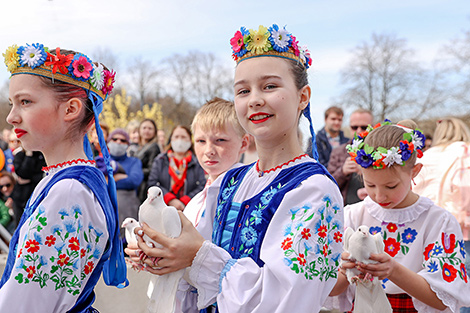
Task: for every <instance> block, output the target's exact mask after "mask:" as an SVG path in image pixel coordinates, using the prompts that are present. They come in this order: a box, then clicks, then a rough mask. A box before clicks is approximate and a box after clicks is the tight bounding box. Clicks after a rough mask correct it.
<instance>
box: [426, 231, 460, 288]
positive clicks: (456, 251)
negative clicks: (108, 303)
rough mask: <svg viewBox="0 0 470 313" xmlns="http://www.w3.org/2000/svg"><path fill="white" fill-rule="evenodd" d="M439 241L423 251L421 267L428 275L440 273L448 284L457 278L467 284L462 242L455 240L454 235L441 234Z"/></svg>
mask: <svg viewBox="0 0 470 313" xmlns="http://www.w3.org/2000/svg"><path fill="white" fill-rule="evenodd" d="M440 239H441V240H440V241H439V240H437V241H436V242H434V243H430V244H429V245H427V246H426V248H425V249H424V253H423V254H424V261H425V262H424V263H423V266H424V267H426V268H427V269H428V272H429V273H434V272H437V271H439V270H441V271H442V277H443V278H444V280H445V281H446V282H448V283H450V282H453V281H454V280H455V279H456V278H457V276H458V277H460V279H462V280H464V281H465V283H468V278H467V271H466V269H465V264H464V261H463V260H465V246H464V242H463V240H458V241H457V240H455V235H454V234H447V233H442V234H441V238H440Z"/></svg>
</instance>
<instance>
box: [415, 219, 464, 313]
mask: <svg viewBox="0 0 470 313" xmlns="http://www.w3.org/2000/svg"><path fill="white" fill-rule="evenodd" d="M446 213H447V214H446V216H445V218H443V220H444V222H443V223H442V225H441V227H436V230H435V231H434V232H433V236H429V238H427V240H426V242H425V244H424V247H423V269H422V270H421V271H420V272H419V274H420V275H422V276H423V277H424V278H425V279H426V280H427V282H428V283H429V285H430V286H431V289H432V290H433V291H434V292H435V293H436V295H437V296H438V298H439V299H441V300H442V301H443V302H444V304H445V305H447V306H448V307H449V308H450V310H451V311H452V312H457V311H458V307H459V306H460V305H465V306H468V305H470V298H469V297H468V295H470V282H469V281H468V277H467V272H466V269H465V258H466V257H468V256H466V255H465V246H464V241H463V236H462V232H461V230H460V227H459V224H458V223H457V221H456V220H455V218H454V217H453V216H452V215H450V213H448V212H446ZM436 226H437V225H436ZM414 302H415V306H416V309H417V310H418V311H420V308H421V309H423V310H424V309H425V305H424V304H423V303H421V302H419V301H417V300H416V299H414ZM420 312H421V311H420ZM423 312H424V311H423Z"/></svg>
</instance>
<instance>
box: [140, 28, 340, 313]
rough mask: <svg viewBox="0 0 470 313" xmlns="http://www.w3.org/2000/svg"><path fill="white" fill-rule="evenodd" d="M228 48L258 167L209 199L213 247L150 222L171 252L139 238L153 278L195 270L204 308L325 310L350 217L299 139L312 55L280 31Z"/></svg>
mask: <svg viewBox="0 0 470 313" xmlns="http://www.w3.org/2000/svg"><path fill="white" fill-rule="evenodd" d="M230 42H231V45H232V52H233V55H234V58H235V60H236V61H237V68H236V71H235V82H234V93H235V99H234V102H235V110H236V112H237V116H238V120H239V121H240V124H241V125H242V127H243V128H244V129H245V130H246V131H247V133H249V134H251V135H253V136H254V138H255V141H256V147H257V151H258V155H259V160H258V161H257V162H256V163H254V164H251V165H247V166H242V167H239V168H236V169H232V170H230V171H228V172H227V174H226V175H225V176H224V179H223V181H222V183H221V187H220V192H219V195H218V198H217V199H215V198H214V199H211V202H212V204H209V199H208V200H207V201H208V204H207V206H206V213H207V214H205V216H204V217H203V218H207V216H215V218H213V220H211V221H209V223H203V222H202V221H201V223H200V225H202V224H205V225H207V227H208V229H209V231H210V232H211V233H212V240H208V241H204V239H203V237H201V235H199V234H198V233H197V231H196V230H195V229H194V228H193V227H192V225H191V223H190V222H189V221H187V219H185V218H182V219H183V231H182V235H181V236H180V237H179V238H177V239H169V238H166V237H164V236H163V235H161V234H159V233H156V232H155V231H152V230H151V229H150V228H149V227H147V226H145V225H144V227H143V231H144V232H145V233H146V234H147V235H149V236H150V237H152V238H153V239H155V240H156V241H157V242H159V243H161V244H162V245H163V248H148V247H146V246H145V244H144V243H142V241H141V240H139V247H140V248H141V249H142V250H143V251H144V253H145V254H147V255H148V256H151V257H158V258H161V259H157V262H153V260H151V259H147V260H146V261H145V262H146V264H148V265H149V266H155V265H157V266H158V267H157V268H155V269H152V268H151V267H150V268H149V271H150V272H152V273H155V274H159V275H160V274H165V273H169V272H172V271H175V270H178V269H181V268H183V267H187V266H190V268H189V273H188V277H187V280H188V282H189V283H190V284H191V285H192V286H194V287H195V288H196V289H197V293H198V300H197V306H198V307H199V309H202V308H208V310H209V311H212V312H215V311H218V312H318V311H319V310H320V309H321V307H322V304H323V302H324V301H325V299H326V298H327V296H328V294H329V293H330V291H331V289H332V288H333V286H334V285H335V282H336V278H337V275H338V271H337V268H338V265H339V258H340V253H341V251H342V230H343V214H342V199H341V194H340V193H339V189H338V186H337V185H336V183H335V181H334V179H333V178H332V177H331V176H330V175H329V174H328V172H327V171H326V169H325V168H324V167H323V166H321V165H320V164H319V163H318V162H317V161H316V160H314V159H311V158H310V157H308V156H307V155H306V154H305V153H304V151H303V149H302V146H301V144H300V142H299V139H298V122H299V118H300V116H301V115H302V113H304V114H305V115H306V116H307V117H308V118H310V111H309V108H310V104H309V100H310V91H311V90H310V87H309V86H308V82H307V69H308V67H309V66H310V64H311V59H310V55H309V53H308V50H306V49H305V48H301V47H300V46H299V44H298V42H297V39H296V38H295V37H294V36H293V35H292V34H291V33H289V32H288V31H287V30H286V29H285V28H281V27H278V26H277V25H275V24H274V25H272V26H271V27H269V28H267V27H264V26H260V27H259V28H258V29H257V30H253V29H250V30H247V29H245V28H244V27H242V28H241V29H240V30H239V31H237V32H236V33H235V36H234V37H233V38H232V40H231V41H230ZM311 131H312V133H313V127H311ZM315 152H316V151H315ZM208 210H212V212H207V211H208ZM209 213H210V214H209ZM198 229H199V228H198ZM201 231H205V230H201ZM215 303H217V304H215Z"/></svg>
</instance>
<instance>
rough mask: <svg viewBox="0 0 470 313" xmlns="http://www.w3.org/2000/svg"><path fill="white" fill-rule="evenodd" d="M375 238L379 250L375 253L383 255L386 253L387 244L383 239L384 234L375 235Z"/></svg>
mask: <svg viewBox="0 0 470 313" xmlns="http://www.w3.org/2000/svg"><path fill="white" fill-rule="evenodd" d="M373 238H374V241H375V247H376V250H377V252H375V253H383V252H384V251H385V243H384V241H383V239H382V234H381V233H377V234H375V235H373Z"/></svg>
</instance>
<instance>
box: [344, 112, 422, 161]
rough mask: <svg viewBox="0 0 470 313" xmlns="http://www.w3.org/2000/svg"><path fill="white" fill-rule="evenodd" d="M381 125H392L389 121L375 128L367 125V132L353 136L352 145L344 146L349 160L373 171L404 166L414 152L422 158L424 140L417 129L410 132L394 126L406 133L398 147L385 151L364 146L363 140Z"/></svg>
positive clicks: (407, 129)
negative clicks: (393, 166)
mask: <svg viewBox="0 0 470 313" xmlns="http://www.w3.org/2000/svg"><path fill="white" fill-rule="evenodd" d="M383 125H393V124H392V123H391V122H390V121H389V120H385V122H383V123H382V124H380V123H379V124H377V125H375V126H371V125H369V126H368V127H367V130H366V131H364V132H362V133H360V134H357V133H356V134H354V139H353V141H352V144H350V145H347V146H346V150H347V151H348V153H349V155H350V156H351V159H352V160H354V161H355V162H356V163H357V164H359V165H360V166H362V167H363V168H368V167H370V166H372V167H373V168H374V169H383V168H386V167H390V166H392V165H394V164H399V165H401V166H404V165H405V161H407V160H408V159H409V158H410V157H411V155H412V154H413V153H414V152H415V151H416V153H417V155H418V158H421V157H422V156H423V151H422V149H423V147H424V142H425V140H426V138H425V137H424V135H423V133H422V132H421V131H420V130H419V129H414V130H410V129H409V128H406V127H403V126H400V125H394V126H396V127H400V128H403V129H404V130H405V131H406V132H405V133H404V134H403V140H401V141H400V145H399V146H398V147H391V148H390V149H386V148H384V147H378V148H377V149H374V148H373V147H371V146H369V145H368V144H364V139H365V138H366V137H367V135H369V133H370V132H371V131H372V130H374V129H376V128H379V127H381V126H383Z"/></svg>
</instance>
